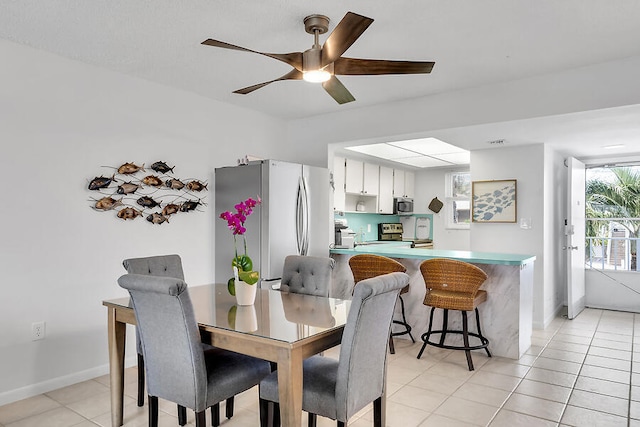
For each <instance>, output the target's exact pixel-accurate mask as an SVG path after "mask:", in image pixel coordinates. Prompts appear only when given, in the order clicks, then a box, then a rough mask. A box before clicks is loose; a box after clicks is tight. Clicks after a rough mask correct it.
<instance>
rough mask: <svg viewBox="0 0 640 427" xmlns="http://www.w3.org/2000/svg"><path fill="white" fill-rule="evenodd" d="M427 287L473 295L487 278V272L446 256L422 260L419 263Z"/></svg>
mask: <svg viewBox="0 0 640 427" xmlns="http://www.w3.org/2000/svg"><path fill="white" fill-rule="evenodd" d="M420 272H421V273H422V277H424V283H425V285H426V286H427V289H433V290H445V291H451V292H462V293H468V294H471V295H475V294H476V292H477V291H478V288H480V286H481V285H482V284H483V283H484V281H485V280H487V273H485V272H484V271H482V270H481V269H480V268H479V267H476V266H475V265H473V264H469V263H468V262H464V261H458V260H455V259H447V258H434V259H427V260H424V261H423V262H422V263H421V264H420Z"/></svg>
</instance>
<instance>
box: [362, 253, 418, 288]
mask: <svg viewBox="0 0 640 427" xmlns="http://www.w3.org/2000/svg"><path fill="white" fill-rule="evenodd" d="M349 267H351V272H352V273H353V280H354V282H355V283H358V282H361V281H362V280H365V279H370V278H372V277H376V276H380V275H382V274H388V273H394V272H401V273H404V272H406V271H407V269H406V267H405V266H404V265H402V264H400V263H399V262H398V261H396V260H395V259H391V258H387V257H385V256H382V255H372V254H359V255H354V256H352V257H351V258H349Z"/></svg>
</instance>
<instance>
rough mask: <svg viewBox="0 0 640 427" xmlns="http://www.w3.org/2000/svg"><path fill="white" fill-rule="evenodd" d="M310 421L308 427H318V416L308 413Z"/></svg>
mask: <svg viewBox="0 0 640 427" xmlns="http://www.w3.org/2000/svg"><path fill="white" fill-rule="evenodd" d="M308 415H309V420H308V422H307V427H316V422H317V421H318V416H317V415H316V414H312V413H311V412H309V413H308Z"/></svg>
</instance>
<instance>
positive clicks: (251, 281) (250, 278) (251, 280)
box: [238, 271, 260, 285]
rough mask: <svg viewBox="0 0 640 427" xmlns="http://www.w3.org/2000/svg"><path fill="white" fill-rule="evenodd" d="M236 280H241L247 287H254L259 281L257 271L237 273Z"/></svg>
mask: <svg viewBox="0 0 640 427" xmlns="http://www.w3.org/2000/svg"><path fill="white" fill-rule="evenodd" d="M238 279H240V280H242V281H243V282H245V283H246V284H248V285H255V284H256V283H257V282H258V279H260V274H258V272H257V271H239V272H238Z"/></svg>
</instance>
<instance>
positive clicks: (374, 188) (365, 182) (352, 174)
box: [345, 159, 379, 196]
mask: <svg viewBox="0 0 640 427" xmlns="http://www.w3.org/2000/svg"><path fill="white" fill-rule="evenodd" d="M378 185H379V166H378V165H372V164H370V163H364V162H362V161H360V160H352V159H347V160H346V168H345V191H346V192H347V193H352V194H362V195H366V196H376V195H378Z"/></svg>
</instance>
